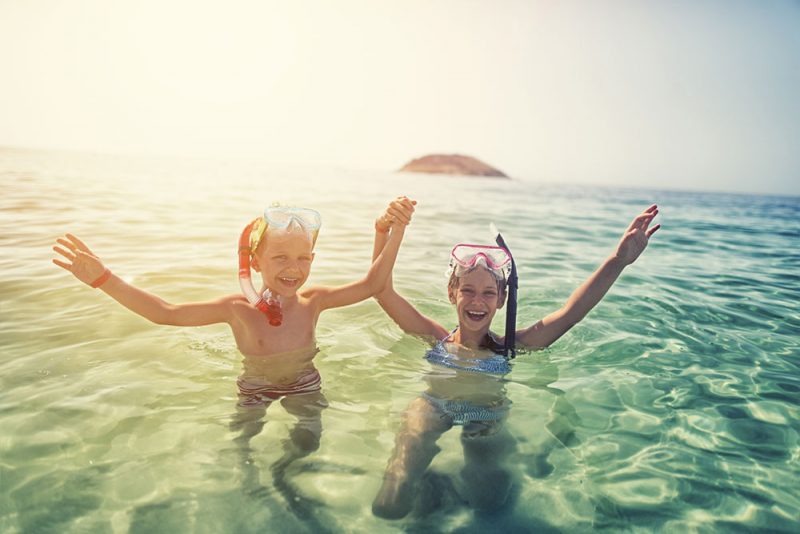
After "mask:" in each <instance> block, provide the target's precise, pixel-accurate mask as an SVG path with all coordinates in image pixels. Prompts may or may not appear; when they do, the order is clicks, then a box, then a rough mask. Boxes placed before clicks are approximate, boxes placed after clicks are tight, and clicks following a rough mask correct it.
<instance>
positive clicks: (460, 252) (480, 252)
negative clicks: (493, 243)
mask: <svg viewBox="0 0 800 534" xmlns="http://www.w3.org/2000/svg"><path fill="white" fill-rule="evenodd" d="M452 257H453V259H454V260H455V261H456V263H458V264H459V265H461V266H462V267H472V266H473V265H475V263H476V261H478V258H481V257H482V258H484V259H485V261H486V265H487V267H489V268H491V269H500V268H502V267H505V266H506V265H507V264H509V263H510V262H511V258H510V257H509V256H508V254H507V253H506V251H505V250H503V249H502V248H500V247H489V246H481V245H456V246H455V248H453V252H452Z"/></svg>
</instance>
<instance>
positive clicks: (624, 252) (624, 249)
mask: <svg viewBox="0 0 800 534" xmlns="http://www.w3.org/2000/svg"><path fill="white" fill-rule="evenodd" d="M656 215H658V207H657V206H656V205H655V204H654V205H652V206H650V207H649V208H647V209H646V210H645V211H643V212H642V213H641V214H640V215H639V216H637V217H636V218H635V219H634V220H633V222H632V223H631V224H630V226H628V229H627V230H626V231H625V233H624V234H623V236H622V239H621V240H620V242H619V245H617V249H616V251H615V252H614V254H612V255H611V256H609V257H608V258H607V259H606V260H605V261H604V262H603V264H602V265H600V267H599V268H598V269H597V270H596V271H595V272H594V273H592V275H591V276H590V277H589V278H588V279H587V280H586V281H585V282H584V283H583V284H581V285H580V286H579V287H578V288H577V289H576V290H575V291H574V292H573V293H572V295H571V296H570V297H569V299H568V300H567V302H566V304H564V306H562V307H561V309H559V310H558V311H555V312H553V313H551V314H550V315H548V316H547V317H545V318H544V319H542V320H541V321H539V322H538V323H536V324H534V325H533V326H530V327H529V328H526V329H524V330H520V331H519V332H517V342H518V343H520V344H522V345H524V346H526V347H531V348H543V347H548V346H549V345H551V344H552V343H553V342H554V341H556V340H557V339H558V338H560V337H561V336H562V335H564V334H565V333H566V332H567V331H568V330H569V329H570V328H572V327H573V326H575V325H576V324H577V323H579V322H580V321H581V320H582V319H583V318H584V317H586V314H587V313H589V311H591V309H592V308H594V307H595V306H596V305H597V303H598V302H600V301H601V300H602V299H603V297H604V296H605V294H606V293H607V292H608V290H609V289H610V288H611V286H612V285H614V282H616V280H617V278H619V275H620V274H621V273H622V271H623V270H624V269H625V267H627V266H628V265H630V264H631V263H633V262H634V261H636V258H638V257H639V255H640V254H641V253H642V252H643V251H644V249H645V248H646V247H647V243H648V240H649V238H650V236H651V235H653V234H654V233H655V232H656V231H657V230H658V229H659V228H660V227H661V225H660V224H657V225H655V226H654V227H653V228H650V229H648V226H649V224H650V222H651V221H652V220H653V218H654V217H655V216H656Z"/></svg>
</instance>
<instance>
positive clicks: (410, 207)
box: [375, 196, 417, 232]
mask: <svg viewBox="0 0 800 534" xmlns="http://www.w3.org/2000/svg"><path fill="white" fill-rule="evenodd" d="M416 204H417V201H416V200H411V199H410V198H408V197H405V196H402V197H397V198H396V199H394V200H392V201H391V202H390V203H389V206H388V207H387V208H386V211H385V212H383V214H382V215H381V216H380V217H378V219H377V220H376V221H375V226H376V228H377V229H378V230H379V231H382V232H387V231H389V228H391V227H392V225H394V224H395V223H400V224H402V225H404V226H407V225H408V224H409V223H410V222H411V216H412V215H413V214H414V206H415V205H416Z"/></svg>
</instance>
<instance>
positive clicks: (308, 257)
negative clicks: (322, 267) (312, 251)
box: [300, 256, 311, 261]
mask: <svg viewBox="0 0 800 534" xmlns="http://www.w3.org/2000/svg"><path fill="white" fill-rule="evenodd" d="M300 261H311V256H300Z"/></svg>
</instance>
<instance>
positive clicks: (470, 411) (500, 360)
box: [422, 327, 511, 425]
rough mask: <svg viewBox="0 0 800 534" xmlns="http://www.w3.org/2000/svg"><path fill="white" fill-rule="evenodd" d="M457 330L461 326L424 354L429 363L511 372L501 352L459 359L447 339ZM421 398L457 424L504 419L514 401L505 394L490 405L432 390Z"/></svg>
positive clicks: (474, 370) (501, 373)
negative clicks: (436, 393)
mask: <svg viewBox="0 0 800 534" xmlns="http://www.w3.org/2000/svg"><path fill="white" fill-rule="evenodd" d="M457 329H458V327H456V329H454V330H453V331H452V332H450V333H449V334H447V335H446V336H445V337H443V338H442V339H440V340H439V341H438V342H437V343H436V345H435V346H434V347H433V348H432V349H430V350H429V351H428V352H427V353H425V358H426V359H427V360H428V361H429V362H431V363H433V364H436V365H441V366H443V367H448V368H450V369H458V370H461V371H471V372H475V373H486V374H491V375H504V374H507V373H509V372H510V371H511V365H510V364H509V363H508V360H506V358H505V357H504V356H502V355H500V354H492V356H490V357H489V358H458V357H456V356H455V355H453V354H451V353H450V352H448V351H447V348H446V347H445V346H444V342H445V340H446V339H447V338H449V337H450V336H452V335H453V334H454V333H455V331H456V330H457ZM422 397H423V398H424V399H425V400H427V401H428V402H429V403H431V405H433V406H434V407H435V408H436V409H437V410H438V411H439V412H441V413H442V417H449V418H450V419H452V421H453V424H454V425H469V423H473V422H492V421H501V420H503V419H505V417H506V416H507V415H508V411H509V409H510V407H511V401H510V400H509V399H508V398H507V397H506V396H505V395H503V396H502V398H501V399H499V400H497V401H495V402H490V403H488V404H474V403H472V402H470V401H467V400H462V399H446V398H441V397H438V396H435V395H432V394H431V393H429V392H424V393H423V394H422Z"/></svg>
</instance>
